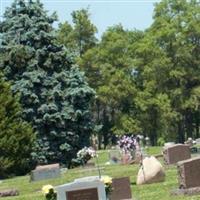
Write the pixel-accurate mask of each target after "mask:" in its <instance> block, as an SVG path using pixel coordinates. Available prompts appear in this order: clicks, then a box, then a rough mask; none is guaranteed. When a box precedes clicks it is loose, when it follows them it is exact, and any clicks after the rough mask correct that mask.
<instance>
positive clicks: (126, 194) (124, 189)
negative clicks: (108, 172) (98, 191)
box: [110, 177, 132, 200]
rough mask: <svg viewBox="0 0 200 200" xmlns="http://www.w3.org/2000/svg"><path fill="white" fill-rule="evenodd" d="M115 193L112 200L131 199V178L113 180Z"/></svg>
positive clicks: (113, 192)
mask: <svg viewBox="0 0 200 200" xmlns="http://www.w3.org/2000/svg"><path fill="white" fill-rule="evenodd" d="M112 187H113V191H112V193H111V196H110V200H122V199H131V198H132V197H131V196H132V195H131V188H130V179H129V177H123V178H113V179H112Z"/></svg>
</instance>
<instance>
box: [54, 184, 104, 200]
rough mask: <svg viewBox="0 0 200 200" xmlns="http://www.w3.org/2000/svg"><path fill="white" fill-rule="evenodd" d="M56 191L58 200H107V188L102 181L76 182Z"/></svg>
mask: <svg viewBox="0 0 200 200" xmlns="http://www.w3.org/2000/svg"><path fill="white" fill-rule="evenodd" d="M55 189H56V191H57V200H106V192H105V186H104V183H102V182H101V181H100V180H91V181H90V180H88V181H74V182H72V183H68V184H64V185H61V186H58V187H56V188H55Z"/></svg>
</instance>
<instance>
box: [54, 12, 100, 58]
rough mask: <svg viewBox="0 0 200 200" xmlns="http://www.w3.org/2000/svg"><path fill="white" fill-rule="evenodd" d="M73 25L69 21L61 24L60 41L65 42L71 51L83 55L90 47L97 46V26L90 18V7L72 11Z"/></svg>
mask: <svg viewBox="0 0 200 200" xmlns="http://www.w3.org/2000/svg"><path fill="white" fill-rule="evenodd" d="M71 15H72V21H73V25H74V26H71V25H70V24H69V23H68V22H65V23H63V24H60V25H59V30H58V42H59V43H60V44H63V45H64V46H65V47H66V48H67V49H68V50H69V51H70V52H71V53H73V54H75V55H77V56H78V57H79V56H80V57H81V56H82V55H83V54H84V53H85V52H86V51H87V50H88V49H90V48H92V47H93V46H95V44H96V42H97V39H96V38H95V33H96V32H97V28H96V27H95V26H94V25H93V24H92V23H91V21H90V19H89V16H90V14H89V11H88V9H81V10H76V11H73V12H72V14H71Z"/></svg>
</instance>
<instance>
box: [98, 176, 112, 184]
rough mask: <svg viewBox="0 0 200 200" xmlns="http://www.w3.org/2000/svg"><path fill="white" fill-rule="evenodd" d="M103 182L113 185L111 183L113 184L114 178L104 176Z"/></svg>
mask: <svg viewBox="0 0 200 200" xmlns="http://www.w3.org/2000/svg"><path fill="white" fill-rule="evenodd" d="M101 181H103V182H104V184H111V183H112V178H111V177H109V176H103V177H102V178H101Z"/></svg>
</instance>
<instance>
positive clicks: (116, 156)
mask: <svg viewBox="0 0 200 200" xmlns="http://www.w3.org/2000/svg"><path fill="white" fill-rule="evenodd" d="M121 159H122V155H121V152H120V151H119V150H110V151H109V160H110V163H111V164H118V163H121Z"/></svg>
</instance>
